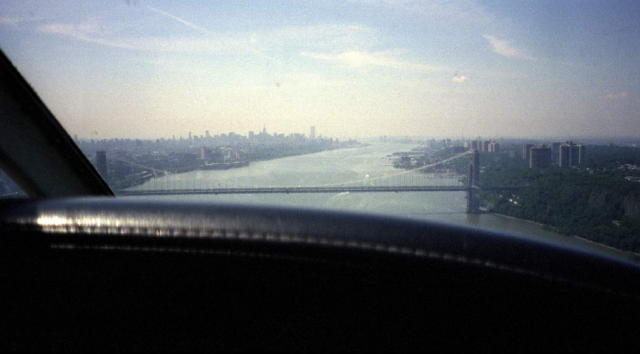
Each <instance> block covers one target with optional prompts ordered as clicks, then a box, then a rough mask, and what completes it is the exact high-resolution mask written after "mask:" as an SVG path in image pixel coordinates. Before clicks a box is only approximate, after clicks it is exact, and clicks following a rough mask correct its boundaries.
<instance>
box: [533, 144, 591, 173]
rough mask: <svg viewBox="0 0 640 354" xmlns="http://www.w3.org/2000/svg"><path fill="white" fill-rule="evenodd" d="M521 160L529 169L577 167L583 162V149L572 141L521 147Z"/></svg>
mask: <svg viewBox="0 0 640 354" xmlns="http://www.w3.org/2000/svg"><path fill="white" fill-rule="evenodd" d="M522 159H523V160H525V161H527V162H528V164H529V167H530V168H546V167H551V166H552V165H556V166H559V167H577V166H581V165H583V164H584V162H585V147H584V145H582V144H575V143H573V142H572V141H567V142H565V143H553V144H551V146H548V145H544V144H543V145H534V144H523V145H522Z"/></svg>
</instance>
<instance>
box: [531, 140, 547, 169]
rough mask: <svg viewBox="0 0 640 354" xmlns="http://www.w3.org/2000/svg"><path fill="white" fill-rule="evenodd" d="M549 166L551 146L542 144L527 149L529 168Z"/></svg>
mask: <svg viewBox="0 0 640 354" xmlns="http://www.w3.org/2000/svg"><path fill="white" fill-rule="evenodd" d="M550 166H551V148H550V147H548V146H546V145H542V146H539V147H532V148H530V149H529V168H547V167H550Z"/></svg>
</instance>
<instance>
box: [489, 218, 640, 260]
mask: <svg viewBox="0 0 640 354" xmlns="http://www.w3.org/2000/svg"><path fill="white" fill-rule="evenodd" d="M487 214H493V215H496V216H500V217H503V218H506V219H511V220H517V221H523V222H526V223H529V224H533V225H537V226H540V227H542V228H546V229H548V230H550V231H552V232H555V233H557V234H559V235H560V236H563V237H568V238H572V239H576V240H580V241H582V242H587V243H589V244H592V245H595V246H598V247H602V248H605V249H607V250H609V251H613V252H616V253H620V254H621V255H625V256H628V257H629V258H631V257H640V253H636V252H632V251H626V250H622V249H619V248H615V247H613V246H609V245H607V244H605V243H601V242H596V241H593V240H589V239H588V238H584V237H582V236H578V235H565V234H561V233H560V232H558V231H557V229H556V228H555V227H554V226H551V225H548V224H543V223H541V222H537V221H533V220H527V219H522V218H518V217H515V216H511V215H506V214H501V213H495V212H487ZM636 261H637V260H636Z"/></svg>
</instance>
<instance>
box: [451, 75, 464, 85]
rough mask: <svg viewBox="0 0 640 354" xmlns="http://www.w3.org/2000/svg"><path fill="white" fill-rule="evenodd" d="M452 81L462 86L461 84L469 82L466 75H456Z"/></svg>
mask: <svg viewBox="0 0 640 354" xmlns="http://www.w3.org/2000/svg"><path fill="white" fill-rule="evenodd" d="M451 81H453V82H455V83H458V84H461V83H463V82H465V81H467V77H466V76H464V75H456V76H454V77H453V78H452V79H451Z"/></svg>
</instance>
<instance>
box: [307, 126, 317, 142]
mask: <svg viewBox="0 0 640 354" xmlns="http://www.w3.org/2000/svg"><path fill="white" fill-rule="evenodd" d="M309 138H310V139H315V138H316V127H315V126H313V125H312V126H311V129H309Z"/></svg>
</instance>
